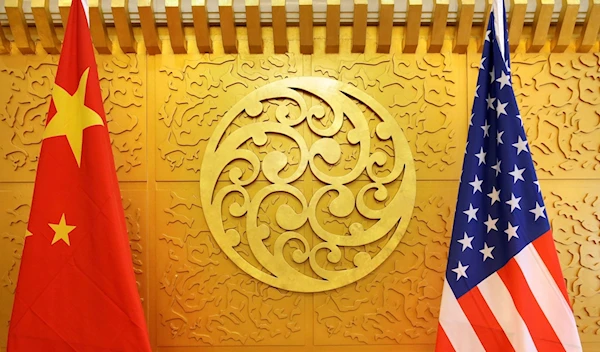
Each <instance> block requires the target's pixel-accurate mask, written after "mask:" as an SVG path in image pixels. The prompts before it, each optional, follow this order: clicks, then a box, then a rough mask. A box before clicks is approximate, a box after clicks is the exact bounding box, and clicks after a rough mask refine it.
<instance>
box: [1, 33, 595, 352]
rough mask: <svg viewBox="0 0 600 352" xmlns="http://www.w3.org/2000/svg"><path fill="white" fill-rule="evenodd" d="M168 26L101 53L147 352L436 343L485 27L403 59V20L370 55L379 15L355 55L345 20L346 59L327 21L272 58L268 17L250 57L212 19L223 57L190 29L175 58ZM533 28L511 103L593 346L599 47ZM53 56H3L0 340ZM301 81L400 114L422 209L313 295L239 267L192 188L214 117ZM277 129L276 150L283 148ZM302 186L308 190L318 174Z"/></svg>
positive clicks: (588, 346)
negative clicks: (378, 249)
mask: <svg viewBox="0 0 600 352" xmlns="http://www.w3.org/2000/svg"><path fill="white" fill-rule="evenodd" d="M164 30H165V29H164V28H160V34H161V37H162V38H164V42H163V45H162V48H163V54H162V55H156V56H149V55H146V53H145V51H144V45H143V42H141V40H140V41H139V42H138V54H123V53H122V52H121V51H120V49H119V48H118V45H116V44H115V45H113V55H98V56H97V61H98V69H99V75H100V80H101V81H100V84H101V87H102V93H103V96H104V99H105V100H104V102H105V109H106V112H107V119H108V121H109V123H108V125H109V130H110V133H111V139H112V145H113V152H114V155H115V163H116V166H117V170H118V171H117V172H118V177H119V180H120V182H121V190H122V196H123V207H124V209H125V214H126V217H127V222H128V228H129V236H130V242H131V249H132V254H133V263H134V268H135V272H136V274H137V279H138V287H139V292H140V295H141V298H142V301H143V306H144V310H145V312H146V316H147V320H148V328H149V330H150V335H151V342H152V345H153V346H154V349H155V350H156V351H165V352H166V351H169V352H176V351H191V350H196V349H197V346H206V347H205V348H203V349H202V350H203V351H212V350H215V351H226V350H234V351H259V350H260V351H281V350H283V349H284V348H285V350H287V351H292V352H293V351H311V350H315V351H322V350H327V351H342V350H343V351H359V350H360V351H396V350H398V348H399V346H398V345H401V346H402V347H403V348H406V349H407V350H410V351H431V350H433V347H434V344H435V336H436V327H437V317H438V314H439V304H440V297H441V289H442V282H443V274H444V270H445V265H446V256H447V247H448V243H449V240H450V234H451V227H452V222H453V217H454V207H455V202H456V196H457V190H458V180H459V176H460V173H461V164H462V159H463V154H464V145H465V139H466V134H467V127H468V116H469V114H470V113H469V110H470V106H471V104H472V99H473V89H474V87H475V81H476V73H477V67H478V65H479V61H480V54H479V53H477V51H476V48H477V44H476V41H475V39H472V40H471V45H470V46H469V51H468V53H467V54H462V55H461V54H453V53H451V48H452V38H453V29H452V28H449V29H448V30H447V35H446V40H445V42H444V47H443V49H442V53H441V54H428V53H425V48H426V47H427V28H422V33H421V34H422V35H421V43H420V44H419V48H418V50H417V53H416V54H402V53H401V52H400V48H401V47H402V45H401V43H402V38H403V28H400V27H398V28H396V27H395V28H394V29H393V36H392V49H391V53H390V54H375V45H376V28H368V31H367V48H366V49H365V54H351V53H350V48H351V28H348V27H342V28H341V33H340V34H341V41H340V54H325V53H324V51H325V48H324V47H325V29H324V28H321V27H316V28H315V31H314V36H315V41H314V45H315V54H314V55H301V54H299V42H298V29H297V28H288V38H289V51H290V53H288V54H277V55H276V54H273V53H272V52H273V44H272V30H271V28H263V29H262V31H263V37H264V40H265V54H261V55H250V54H248V44H247V37H246V30H245V28H237V31H238V33H237V34H238V41H239V43H238V44H239V51H240V54H239V55H226V54H223V46H222V42H221V39H220V30H219V29H218V28H211V37H212V40H213V48H214V54H211V55H207V54H198V53H197V49H196V45H195V39H194V36H193V33H192V31H191V29H188V28H186V31H188V32H186V36H187V39H188V50H189V52H188V54H182V55H174V54H172V53H171V52H169V50H170V45H169V44H168V39H166V38H167V37H168V36H167V35H166V32H165V31H164ZM474 33H475V31H474ZM110 35H111V37H113V38H115V36H114V32H113V31H111V32H110ZM136 37H137V38H138V39H141V34H140V33H139V32H137V29H136ZM526 41H527V35H525V36H523V39H522V43H521V47H520V48H519V49H518V50H517V52H516V53H515V54H513V56H512V73H513V82H514V87H515V90H516V94H517V101H518V103H519V105H520V109H521V115H522V116H523V121H524V125H525V128H526V131H527V135H528V138H529V145H530V148H531V151H532V154H533V157H534V161H535V163H536V165H537V172H538V176H539V178H540V179H541V180H542V182H541V185H542V189H543V192H544V196H545V201H546V207H547V210H548V215H549V217H550V221H551V223H552V227H553V230H554V236H555V241H556V245H557V249H558V252H559V257H560V261H561V263H562V265H563V272H564V274H565V277H566V282H567V288H568V291H569V293H570V296H571V298H572V304H573V308H574V311H575V317H576V321H577V324H578V328H579V332H580V335H581V338H582V341H583V345H584V349H585V350H586V351H600V250H599V248H600V199H599V197H600V183H599V182H600V71H599V67H600V55H599V54H598V53H595V54H575V53H573V50H571V49H572V48H570V49H569V50H567V52H566V53H561V54H550V53H549V52H550V49H549V48H550V42H548V43H547V45H546V46H545V47H544V49H542V51H541V53H538V54H525V53H524V52H525V50H524V47H525V42H526ZM113 43H116V40H113ZM38 45H39V44H38ZM597 49H598V48H597V47H596V48H595V51H598V50H597ZM194 50H196V51H194ZM57 63H58V56H56V55H46V54H43V50H41V48H38V55H27V56H22V55H20V54H18V51H17V50H16V48H13V53H12V54H11V55H3V56H0V82H1V83H0V199H1V202H0V349H1V350H2V351H4V350H5V346H6V336H7V329H8V321H9V318H10V313H11V305H12V296H13V294H14V290H15V286H16V280H17V276H18V268H19V259H20V256H21V249H22V245H23V237H24V235H25V227H26V223H27V219H28V214H29V204H30V201H31V193H32V190H33V181H34V178H35V168H36V164H37V158H38V153H39V147H40V142H41V137H42V130H43V128H44V124H45V116H46V113H47V109H48V104H49V100H50V93H51V87H52V83H53V81H54V75H55V73H56V67H57ZM295 76H321V77H330V78H335V79H338V80H341V81H344V82H346V83H348V84H350V85H353V86H355V87H357V88H358V89H360V90H363V91H365V92H366V93H367V94H368V95H370V96H371V97H373V98H374V99H376V100H377V101H378V102H379V103H380V104H381V105H383V106H384V107H385V108H386V109H387V110H388V111H389V113H390V114H391V115H392V116H393V117H394V118H395V119H396V121H397V122H398V123H399V124H400V126H401V127H402V129H403V132H404V135H405V136H406V138H407V140H408V144H409V145H410V147H411V149H412V155H413V157H414V164H415V168H416V175H417V195H416V201H415V208H414V210H413V213H412V220H411V221H410V223H409V225H408V229H407V231H406V233H405V235H404V237H403V239H402V242H401V243H400V245H399V246H398V247H397V248H396V250H395V251H394V252H393V253H392V255H391V256H390V257H389V258H388V259H387V260H386V261H385V262H384V263H383V264H382V265H381V266H380V267H379V268H378V269H376V270H375V271H374V272H373V273H371V274H369V275H368V276H366V277H365V278H363V279H361V280H359V281H357V282H355V283H352V284H350V285H348V286H344V287H342V288H339V289H335V290H331V291H326V292H321V293H314V294H307V293H295V292H287V291H284V290H281V289H276V288H273V287H270V286H268V285H266V284H264V283H262V282H260V281H258V280H256V279H254V278H252V277H251V276H249V275H247V274H246V273H245V272H243V271H242V270H240V269H239V268H238V267H237V266H236V265H235V264H233V263H232V262H231V261H230V260H229V259H228V258H227V257H226V255H225V254H224V253H223V252H222V251H221V249H220V248H219V247H218V245H217V244H216V242H215V241H214V240H213V239H212V238H211V236H210V233H209V230H208V226H207V223H206V221H207V220H206V219H205V218H204V215H203V212H202V209H201V202H200V194H199V179H200V176H199V171H200V166H201V164H202V158H203V155H204V150H205V148H206V145H207V143H208V140H209V138H210V136H211V133H212V131H213V130H214V128H215V126H216V124H217V122H218V121H219V119H220V118H221V117H223V116H224V114H225V113H226V112H227V111H228V109H229V108H230V107H231V106H233V104H235V102H237V101H238V100H240V99H241V98H243V97H244V96H246V95H247V94H248V93H249V92H251V91H252V90H254V89H255V88H257V87H260V86H263V85H265V84H267V83H269V82H272V81H275V80H279V79H282V78H286V77H295ZM275 142H276V141H274V143H270V144H269V145H268V146H267V151H270V150H280V151H283V152H284V153H286V152H290V151H289V150H287V149H286V145H285V144H284V143H275ZM351 159H352V156H351V155H345V158H343V159H342V161H341V163H342V164H343V163H345V162H348V163H350V162H352V161H351ZM340 166H341V167H342V168H343V166H344V165H340ZM256 182H257V183H259V182H261V181H260V180H259V181H256ZM355 182H360V180H357V181H355ZM258 186H260V184H258ZM302 187H303V188H302ZM300 188H301V189H303V190H304V191H305V192H307V193H308V192H312V190H311V186H310V184H305V185H303V186H300ZM275 203H276V202H274V203H273V204H275ZM274 206H275V205H274ZM264 211H265V212H266V213H269V212H270V211H271V210H270V208H266V209H264ZM323 216H324V218H326V217H327V214H324V215H323ZM348 225H349V224H347V223H336V224H332V226H334V228H337V229H339V230H340V231H345V229H347V227H348ZM210 346H215V348H214V349H212V348H210ZM223 346H230V348H223ZM234 346H237V347H234Z"/></svg>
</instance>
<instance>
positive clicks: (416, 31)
mask: <svg viewBox="0 0 600 352" xmlns="http://www.w3.org/2000/svg"><path fill="white" fill-rule="evenodd" d="M70 1H71V0H59V1H58V8H59V12H60V17H61V19H62V23H59V21H54V20H53V17H52V16H51V10H50V7H49V0H32V1H31V13H32V14H33V17H34V21H33V24H34V25H35V29H36V30H35V31H31V30H30V28H29V27H32V28H34V27H33V26H31V25H30V24H29V22H28V21H27V20H26V13H25V9H24V4H23V0H6V1H5V12H4V13H0V18H6V19H7V21H8V23H0V25H3V26H5V28H3V31H2V33H0V54H2V53H4V54H6V53H9V52H10V45H11V43H14V46H15V47H16V48H17V49H18V50H19V51H20V52H21V53H22V54H32V53H34V52H35V41H39V42H40V43H41V46H42V47H43V48H44V50H45V51H46V52H48V53H52V54H55V53H58V52H59V51H60V46H61V44H60V40H59V38H58V36H57V33H56V30H55V26H61V25H64V23H65V21H66V19H67V16H68V12H69V4H70ZM103 1H104V2H110V9H111V17H112V22H111V23H110V24H109V25H110V26H114V27H115V28H116V29H117V37H118V38H117V39H118V42H119V46H120V47H121V49H122V50H123V51H124V52H126V53H133V52H135V50H136V47H137V45H136V43H137V42H136V38H135V37H134V35H133V30H132V28H133V27H135V26H140V27H141V29H142V34H143V39H144V44H145V46H146V51H147V53H148V54H150V55H154V54H159V53H161V51H162V47H161V40H160V38H159V37H158V32H157V26H158V25H159V23H158V22H157V21H156V12H155V10H154V7H153V5H152V4H153V1H152V0H132V4H131V5H130V4H129V1H128V0H90V2H89V3H90V27H91V28H90V29H91V33H92V39H93V42H94V45H95V47H96V49H97V51H98V53H101V54H108V53H110V50H111V40H110V39H109V37H108V35H107V30H106V27H107V22H106V21H105V19H104V18H105V16H104V14H103V11H102V3H103ZM490 1H491V0H490ZM490 1H488V2H487V3H486V11H487V9H489V7H490V5H489V4H490ZM555 1H557V0H538V1H537V5H536V7H535V12H534V18H533V23H532V24H531V38H530V42H529V43H528V47H527V51H528V52H539V51H540V50H541V49H542V47H543V46H544V45H545V43H546V42H547V41H548V40H551V41H552V50H553V51H554V52H563V51H564V50H566V48H567V47H568V46H569V45H570V43H571V41H573V40H575V41H576V42H577V44H576V48H577V51H579V52H589V51H590V50H591V49H592V48H594V45H595V44H596V41H597V40H598V32H599V30H600V0H589V1H588V6H587V14H586V17H585V20H584V21H583V23H582V24H583V25H582V28H581V31H579V30H578V31H575V27H576V25H577V23H578V22H577V19H578V16H579V15H580V11H581V2H580V1H579V0H563V1H562V6H561V11H560V14H559V16H558V20H557V21H555V22H553V15H554V13H553V10H554V7H555ZM133 2H137V3H136V4H135V5H137V14H138V15H139V21H138V22H137V23H132V20H131V17H132V16H131V15H130V9H131V6H134V4H133ZM353 2H354V3H353V22H352V27H353V39H352V40H353V45H352V52H355V53H359V52H364V47H365V42H366V37H365V33H366V28H367V24H373V25H377V27H378V35H377V40H378V43H377V51H378V52H381V53H386V52H389V50H390V45H391V35H392V30H393V28H394V22H393V17H394V12H393V9H394V6H395V5H394V1H393V0H379V13H378V18H377V21H373V20H372V19H368V16H367V15H368V5H369V2H368V1H367V0H353ZM476 2H477V1H475V0H459V1H458V11H457V12H456V16H457V17H456V20H455V22H454V23H450V21H449V20H448V19H449V17H450V16H449V15H450V13H449V6H450V1H448V0H434V1H433V7H432V9H431V12H432V13H431V19H430V20H429V22H430V23H428V24H425V22H426V20H424V18H425V14H424V7H423V1H422V0H406V14H405V21H404V24H403V25H402V27H403V28H404V31H403V37H404V44H403V50H402V51H403V52H406V53H414V52H415V50H416V48H417V45H418V43H419V36H420V28H421V26H424V25H426V26H429V27H430V28H431V30H430V31H429V34H428V35H429V38H428V39H429V40H428V47H427V51H429V52H440V50H441V47H442V45H441V43H442V42H443V40H444V36H445V33H446V28H447V27H448V26H449V24H451V25H454V26H455V27H456V32H455V38H454V39H455V43H454V47H453V51H454V52H455V53H464V52H465V51H466V47H467V45H468V43H469V40H470V38H471V35H472V29H473V25H474V16H475V13H476V11H475V6H476ZM233 3H234V1H233V0H218V10H219V14H220V19H219V22H218V24H219V26H220V27H221V32H222V36H223V45H224V47H225V52H226V53H236V52H237V38H236V29H235V28H236V26H237V25H238V23H237V22H236V21H237V20H238V19H237V18H236V13H235V11H234V4H233ZM325 4H326V23H325V26H326V52H327V53H337V52H339V41H340V36H339V33H340V24H341V23H342V22H343V21H342V20H341V17H340V16H341V7H342V6H341V2H340V0H326V1H325ZM164 5H165V12H166V20H167V22H166V24H167V27H168V35H169V39H170V41H169V42H170V44H171V47H172V50H173V52H174V53H186V52H188V48H187V41H186V38H185V35H184V26H185V25H187V22H184V21H183V16H184V13H183V12H182V1H180V0H165V2H164ZM286 5H289V3H288V2H286V0H273V1H272V6H271V18H272V23H270V24H269V25H270V26H271V25H272V26H273V29H274V30H273V41H274V45H275V52H276V53H285V52H287V50H288V44H289V43H288V39H287V34H286V33H287V27H288V26H289V25H290V24H291V23H292V21H290V19H291V14H290V13H289V11H286V8H287V7H286ZM396 6H397V4H396ZM314 8H315V5H314V4H313V1H312V0H299V2H298V13H297V14H296V15H297V16H298V18H299V20H298V22H297V24H294V25H298V26H299V27H300V33H301V35H300V48H301V52H302V53H304V54H310V53H312V51H313V39H314V38H313V37H312V32H313V30H312V28H313V25H314V23H315V21H316V19H315V11H314ZM509 8H510V12H509V15H508V17H509V39H510V42H511V51H514V50H515V49H516V47H517V45H518V43H519V39H520V37H521V34H522V33H523V28H524V26H525V20H526V16H527V0H511V1H510V6H509ZM191 9H192V11H191V15H192V16H193V21H192V25H193V27H194V33H195V37H196V43H197V46H198V50H199V51H200V52H201V53H208V52H211V51H212V44H211V38H210V30H209V18H208V6H207V1H206V0H192V1H191ZM245 11H246V13H245V18H246V22H245V23H246V27H247V29H248V34H249V37H252V38H253V39H252V40H249V46H250V52H251V53H255V54H259V53H262V52H263V39H262V36H258V35H257V34H259V33H262V31H261V26H263V25H264V23H262V22H261V18H262V14H261V4H260V0H245ZM263 12H264V11H263ZM484 12H485V11H484ZM486 22H487V20H484V22H483V23H482V24H484V26H481V28H485V23H486ZM7 24H8V26H6V25H7ZM553 24H555V28H554V29H555V30H551V27H552V26H553ZM32 32H33V33H32ZM32 34H33V35H32ZM480 42H481V41H480Z"/></svg>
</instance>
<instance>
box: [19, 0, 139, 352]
mask: <svg viewBox="0 0 600 352" xmlns="http://www.w3.org/2000/svg"><path fill="white" fill-rule="evenodd" d="M134 275H135V274H134V272H133V262H132V257H131V251H130V247H129V239H128V236H127V227H126V222H125V216H124V213H123V207H122V203H121V195H120V191H119V186H118V183H117V175H116V171H115V167H114V160H113V155H112V150H111V143H110V139H109V135H108V129H107V123H106V117H105V113H104V108H103V106H102V97H101V92H100V84H99V81H98V70H97V67H96V62H95V58H94V51H93V48H92V42H91V38H90V31H89V28H88V25H87V19H86V15H85V12H84V9H83V6H82V4H81V0H73V2H72V5H71V10H70V13H69V20H68V24H67V29H66V32H65V40H64V43H63V47H62V54H61V56H60V61H59V64H58V71H57V74H56V81H55V84H54V88H53V90H52V101H51V103H50V108H49V111H48V118H47V123H46V129H45V131H44V136H43V141H42V149H41V152H40V158H39V163H38V169H37V175H36V180H35V189H34V194H33V201H32V205H31V214H30V218H29V223H28V227H27V235H26V239H25V247H24V249H23V257H22V261H21V269H20V272H19V280H18V282H17V289H16V294H15V302H14V307H13V312H12V317H11V320H10V327H9V336H8V351H10V352H20V351H23V352H32V351H44V352H49V351H61V352H63V351H86V352H87V351H89V352H92V351H94V352H95V351H150V344H149V340H148V333H147V329H146V322H145V318H144V313H143V310H142V305H141V301H140V297H139V295H138V292H137V287H136V286H137V285H136V282H135V276H134Z"/></svg>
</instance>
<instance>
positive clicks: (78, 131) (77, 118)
mask: <svg viewBox="0 0 600 352" xmlns="http://www.w3.org/2000/svg"><path fill="white" fill-rule="evenodd" d="M89 72H90V69H89V67H88V68H87V69H86V70H85V71H84V72H83V74H82V75H81V78H80V80H79V86H78V87H77V91H76V92H75V94H73V95H70V94H69V93H68V92H67V91H66V90H64V89H63V88H62V87H61V86H59V85H58V84H55V85H54V89H53V90H52V100H53V101H54V105H55V106H56V115H54V117H53V118H52V120H50V122H49V123H48V126H46V131H45V132H44V139H46V138H50V137H56V136H65V137H67V141H68V142H69V145H70V146H71V151H72V152H73V155H74V156H75V160H76V161H77V165H78V166H81V148H82V145H83V130H85V129H86V128H88V127H90V126H97V125H103V124H104V122H103V121H102V118H101V117H100V115H98V113H96V112H95V111H94V110H92V109H90V108H88V107H87V106H86V105H85V95H86V91H87V89H86V87H87V80H88V74H89Z"/></svg>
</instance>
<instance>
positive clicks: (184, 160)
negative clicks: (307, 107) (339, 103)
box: [156, 53, 302, 181]
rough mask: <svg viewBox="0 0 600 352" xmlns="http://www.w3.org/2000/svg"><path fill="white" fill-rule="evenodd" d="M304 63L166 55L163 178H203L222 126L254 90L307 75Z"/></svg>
mask: <svg viewBox="0 0 600 352" xmlns="http://www.w3.org/2000/svg"><path fill="white" fill-rule="evenodd" d="M301 64H302V60H301V59H300V58H298V56H297V55H296V54H292V53H288V54H285V55H239V56H238V55H202V57H201V58H199V59H195V60H192V59H189V58H185V57H180V56H173V57H169V56H165V57H163V58H162V62H160V64H159V68H158V71H159V72H158V75H157V108H158V122H157V140H156V145H157V148H158V158H157V161H156V163H157V170H156V177H157V179H158V180H163V181H167V180H186V181H195V180H197V179H198V177H199V174H200V165H201V164H202V157H203V155H204V150H205V148H206V144H207V143H208V140H209V138H210V136H211V135H212V133H213V131H214V129H215V127H216V122H217V121H219V120H220V119H221V118H223V116H224V115H225V113H226V112H227V110H228V109H229V108H230V107H231V106H232V105H233V104H234V103H235V102H236V101H237V100H239V99H241V98H243V97H244V96H245V95H246V94H248V92H249V91H252V90H254V89H256V88H258V87H260V86H263V85H265V84H267V83H269V82H271V81H274V80H279V79H283V78H287V77H291V76H296V75H301V74H302V65H301Z"/></svg>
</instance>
